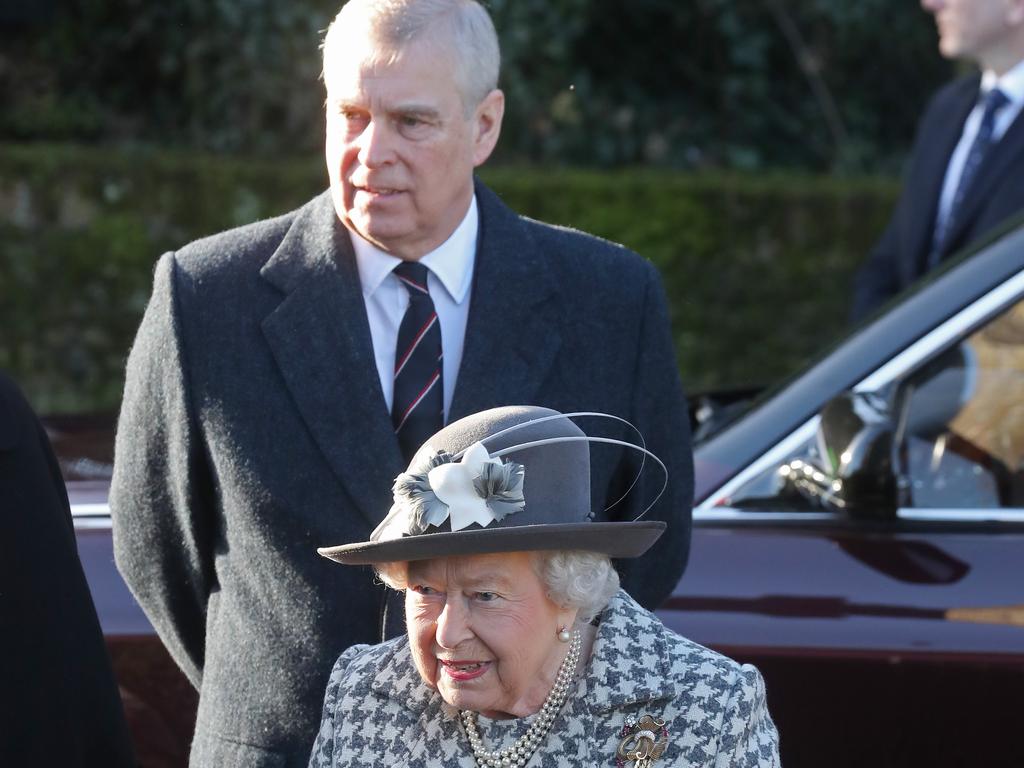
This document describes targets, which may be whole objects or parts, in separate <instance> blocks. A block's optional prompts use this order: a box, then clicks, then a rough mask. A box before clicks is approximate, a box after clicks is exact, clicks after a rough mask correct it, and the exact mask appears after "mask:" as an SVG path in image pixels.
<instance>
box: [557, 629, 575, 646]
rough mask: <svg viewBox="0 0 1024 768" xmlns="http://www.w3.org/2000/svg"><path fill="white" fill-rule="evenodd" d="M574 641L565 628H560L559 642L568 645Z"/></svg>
mask: <svg viewBox="0 0 1024 768" xmlns="http://www.w3.org/2000/svg"><path fill="white" fill-rule="evenodd" d="M570 640H572V634H571V633H570V632H569V630H568V629H566V628H565V627H564V626H563V627H559V628H558V641H559V642H560V643H568V642H569V641H570Z"/></svg>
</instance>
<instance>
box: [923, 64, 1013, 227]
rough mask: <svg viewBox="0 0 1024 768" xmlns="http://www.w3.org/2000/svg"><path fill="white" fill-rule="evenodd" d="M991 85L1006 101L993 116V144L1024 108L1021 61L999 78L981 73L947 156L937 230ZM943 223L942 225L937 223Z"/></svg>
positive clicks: (975, 132) (942, 219) (955, 184)
mask: <svg viewBox="0 0 1024 768" xmlns="http://www.w3.org/2000/svg"><path fill="white" fill-rule="evenodd" d="M993 88H998V89H999V90H1001V91H1002V92H1003V94H1004V95H1005V96H1006V98H1007V99H1009V103H1008V104H1007V105H1006V106H1005V107H1003V108H1002V109H1001V110H999V112H998V113H996V119H995V122H994V123H993V126H992V142H993V144H995V143H996V142H998V141H999V140H1000V139H1001V138H1002V137H1003V134H1005V133H1006V131H1007V130H1008V129H1009V128H1010V126H1011V125H1012V124H1013V121H1014V120H1015V119H1016V118H1017V115H1018V114H1019V113H1020V110H1021V107H1024V61H1021V62H1019V63H1018V64H1017V65H1016V66H1015V67H1013V69H1011V70H1009V71H1008V72H1006V73H1005V74H1003V76H1002V77H999V76H997V75H996V73H995V72H993V71H991V70H988V71H986V72H985V73H984V74H983V75H982V76H981V88H980V90H979V94H978V103H977V104H975V106H974V109H972V110H971V113H970V114H969V115H967V119H966V120H965V121H964V130H963V133H961V134H960V141H959V142H958V143H957V145H956V149H954V150H953V154H952V155H950V157H949V165H947V166H946V177H945V180H944V181H943V182H942V195H941V196H940V197H939V210H938V213H937V216H936V227H935V231H936V232H941V231H943V229H944V225H945V222H946V220H947V219H948V218H949V214H950V208H951V207H952V205H953V198H954V197H955V196H956V188H957V185H958V184H959V183H960V176H961V175H962V174H963V171H964V164H965V163H966V162H967V154H968V153H969V152H970V151H971V145H972V144H974V139H975V138H976V137H977V135H978V130H979V129H980V128H981V117H982V115H983V114H984V113H985V105H984V103H983V102H984V100H985V94H987V93H988V92H989V91H991V90H992V89H993ZM939 223H942V224H943V226H942V227H940V226H938V224H939Z"/></svg>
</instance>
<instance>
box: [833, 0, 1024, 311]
mask: <svg viewBox="0 0 1024 768" xmlns="http://www.w3.org/2000/svg"><path fill="white" fill-rule="evenodd" d="M921 5H922V6H923V7H924V8H925V10H927V11H928V12H930V13H932V14H933V15H934V16H935V22H936V24H937V25H938V29H939V51H940V52H941V53H942V55H943V56H945V57H947V58H951V59H963V60H965V61H969V62H972V63H974V64H977V65H978V67H979V68H980V69H981V74H980V75H978V74H973V75H969V76H966V77H963V78H961V79H959V80H956V81H954V82H952V83H950V84H948V85H946V86H945V87H944V88H942V89H941V90H940V91H939V92H938V93H937V94H936V95H935V96H934V97H933V98H932V100H931V103H930V104H929V105H928V109H927V111H926V112H925V114H924V117H923V118H922V119H921V122H920V125H919V127H918V133H917V138H916V139H915V141H914V147H913V149H912V151H911V155H910V161H909V164H908V166H907V170H906V174H905V178H904V187H903V194H902V195H901V197H900V200H899V203H898V204H897V207H896V211H895V213H894V214H893V217H892V220H891V221H890V222H889V226H888V228H887V229H886V230H885V233H884V234H883V235H882V238H881V240H880V241H879V243H878V244H877V245H876V246H875V248H874V250H873V251H872V252H871V254H870V256H869V257H868V260H867V262H866V263H865V264H864V266H863V267H862V268H861V270H860V272H859V273H858V274H857V278H856V282H855V286H854V298H853V307H852V311H851V315H852V317H853V318H854V319H855V320H856V319H860V318H861V317H863V316H864V315H866V314H867V313H868V312H869V311H870V310H872V309H874V308H875V307H876V306H878V305H879V304H881V303H882V302H884V301H885V300H886V299H887V298H889V297H890V296H893V295H894V294H896V293H898V292H899V291H901V290H903V289H904V288H906V287H907V286H908V285H909V284H910V283H912V282H913V281H914V280H916V279H917V278H918V277H920V276H921V275H923V274H924V273H925V272H927V271H928V270H930V269H932V268H933V267H935V266H936V265H937V264H938V263H939V262H940V261H942V260H943V259H944V258H946V257H947V256H949V255H950V254H952V253H954V252H955V251H957V250H959V249H960V248H962V247H963V246H965V245H967V244H969V243H970V242H971V241H972V240H975V239H976V238H978V237H980V236H981V235H984V234H985V233H986V232H988V231H990V230H992V229H993V228H994V227H996V226H998V225H999V224H1000V223H1001V222H1003V221H1005V220H1006V219H1007V218H1009V217H1010V216H1012V215H1013V214H1014V213H1016V212H1018V211H1020V210H1021V209H1024V119H1020V118H1019V115H1020V112H1021V107H1022V106H1024V0H921Z"/></svg>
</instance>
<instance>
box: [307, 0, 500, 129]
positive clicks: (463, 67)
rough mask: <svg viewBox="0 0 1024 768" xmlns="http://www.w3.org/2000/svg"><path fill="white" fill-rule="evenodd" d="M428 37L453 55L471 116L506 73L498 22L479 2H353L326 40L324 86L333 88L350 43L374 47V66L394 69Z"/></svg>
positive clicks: (458, 81)
mask: <svg viewBox="0 0 1024 768" xmlns="http://www.w3.org/2000/svg"><path fill="white" fill-rule="evenodd" d="M353 35H355V36H357V37H356V38H352V37H351V36H353ZM426 35H429V36H430V39H432V40H433V41H435V42H436V43H438V44H439V45H441V46H442V47H443V48H444V50H447V51H449V52H450V53H451V55H452V57H453V60H454V64H455V77H456V80H457V82H456V85H457V86H458V89H459V93H460V95H461V96H462V102H463V106H464V107H465V110H466V112H467V114H468V113H469V112H470V111H471V110H472V109H474V108H475V107H476V106H477V105H478V104H479V103H480V102H481V101H483V99H484V97H485V96H486V95H487V94H488V93H490V92H491V91H493V90H494V89H495V88H497V87H498V71H499V69H500V68H501V52H500V49H499V47H498V35H497V33H496V32H495V31H494V23H493V22H492V21H491V17H490V15H489V14H488V13H487V11H486V10H485V9H484V7H483V6H482V5H480V3H478V2H476V0H349V2H348V3H346V4H345V6H344V7H343V8H342V9H341V11H339V12H338V15H337V16H336V17H335V18H334V21H332V22H331V24H330V26H329V27H328V28H327V33H326V35H325V36H324V43H323V54H324V69H323V78H324V82H325V83H326V84H327V86H328V88H330V81H331V69H332V65H333V64H334V62H337V61H338V60H339V58H340V57H343V56H344V55H345V52H346V49H347V48H350V47H351V46H350V45H346V43H347V42H348V41H351V40H353V39H359V40H361V41H362V42H363V43H364V44H365V42H367V41H368V42H370V43H372V48H373V49H374V50H373V53H372V54H371V62H370V63H374V64H389V63H394V62H395V61H397V60H398V59H399V58H400V57H401V55H402V51H403V50H404V49H405V48H406V47H407V46H408V45H409V44H410V43H412V42H413V41H415V40H418V39H420V38H422V37H424V36H426ZM359 49H361V50H362V49H364V48H363V46H359Z"/></svg>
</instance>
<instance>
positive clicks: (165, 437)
mask: <svg viewBox="0 0 1024 768" xmlns="http://www.w3.org/2000/svg"><path fill="white" fill-rule="evenodd" d="M476 195H477V201H478V206H479V213H480V232H479V236H478V244H477V257H476V266H475V270H474V277H473V287H472V292H471V294H470V302H471V303H470V313H469V319H468V325H467V330H466V336H465V346H464V351H463V358H462V363H461V367H460V370H459V374H458V378H457V381H456V385H455V391H454V398H453V402H452V405H451V409H450V411H451V412H450V414H449V419H450V420H455V419H458V418H461V417H463V416H465V415H468V414H470V413H474V412H476V411H480V410H483V409H486V408H491V407H495V406H500V405H514V404H535V405H543V406H548V407H551V408H555V409H557V410H561V411H576V410H594V411H603V412H607V413H611V414H616V415H619V416H622V417H624V418H626V419H628V420H630V421H631V422H632V423H634V424H635V425H636V426H637V427H638V428H639V429H640V430H641V432H642V433H643V435H644V437H645V438H646V441H647V445H648V447H649V448H650V449H651V450H652V451H653V452H654V453H655V454H657V455H658V456H660V457H661V458H662V459H663V460H664V461H665V463H666V464H667V466H668V468H669V473H670V483H669V487H668V492H667V493H666V494H665V495H664V496H663V497H662V498H661V500H660V501H659V503H658V504H657V505H656V506H655V507H654V508H653V509H652V510H651V511H650V512H649V513H648V518H653V519H662V520H666V521H667V522H668V524H669V525H668V531H667V533H666V534H665V535H664V536H662V538H661V540H660V541H659V542H658V544H657V545H656V546H655V548H654V549H653V550H651V552H650V553H649V554H648V555H647V556H646V557H645V558H641V559H639V560H636V561H630V562H629V563H623V564H622V571H621V572H622V578H623V585H624V587H625V588H626V589H628V590H629V591H630V592H631V594H633V595H634V596H635V597H636V598H637V599H638V600H639V601H640V602H641V603H642V604H644V605H648V606H653V605H655V604H657V603H658V602H660V601H661V600H662V599H664V597H665V596H666V595H667V594H668V593H669V592H670V591H671V589H672V587H673V586H674V584H675V583H676V581H677V579H678V577H679V575H680V574H681V572H682V570H683V567H684V564H685V561H686V555H687V551H688V546H689V533H690V501H691V496H692V466H691V453H690V440H689V428H688V420H687V415H686V406H685V402H684V398H683V394H682V392H681V385H680V380H679V374H678V371H677V368H676V361H675V357H674V354H673V347H672V341H671V337H670V332H669V324H668V312H667V309H666V306H665V300H664V296H663V292H662V289H661V285H660V281H659V279H658V276H657V273H656V271H655V270H654V268H653V267H652V266H651V265H650V264H649V263H648V262H646V261H644V260H643V259H641V258H639V257H638V256H637V255H636V254H634V253H631V252H630V251H628V250H626V249H624V248H622V247H620V246H616V245H613V244H610V243H607V242H604V241H601V240H598V239H596V238H593V237H589V236H587V235H584V234H581V233H578V232H573V231H571V230H566V229H561V228H556V227H551V226H547V225H544V224H540V223H537V222H533V221H530V220H527V219H525V218H522V217H520V216H517V215H516V214H515V213H513V212H512V211H511V210H509V209H508V208H507V207H506V206H505V205H503V204H502V203H501V202H500V200H499V199H498V198H497V196H495V195H494V194H493V193H492V192H491V191H490V190H488V189H487V188H486V187H484V186H483V185H480V184H478V185H477V189H476ZM583 426H584V428H585V429H586V428H587V426H586V425H583ZM617 436H619V437H622V438H628V439H631V440H633V439H634V436H633V435H628V434H626V433H625V431H623V433H621V434H620V435H617ZM594 457H595V460H594V465H593V470H592V476H593V486H594V494H593V505H594V508H595V510H597V511H598V515H599V516H600V517H605V516H607V517H610V518H613V519H628V518H631V517H633V516H635V515H637V514H638V513H639V512H640V511H641V510H642V509H643V506H644V505H646V503H647V502H648V501H649V500H650V499H651V498H652V497H653V495H654V493H655V492H656V490H657V488H659V487H660V481H661V478H660V477H659V476H658V473H657V472H649V473H646V474H645V476H644V480H645V482H643V483H641V485H640V486H639V487H638V488H637V489H634V490H633V492H632V493H630V494H629V496H628V497H627V499H626V501H625V502H623V503H621V504H619V505H617V506H615V507H614V508H613V509H611V510H610V511H609V512H607V513H604V512H601V510H603V509H604V508H605V506H606V505H607V504H608V503H609V501H611V500H614V499H616V498H618V496H619V495H621V492H622V491H624V490H625V488H626V487H628V484H629V482H630V481H631V480H632V479H633V476H634V472H635V468H636V461H635V459H634V457H633V456H631V455H628V453H627V452H625V451H621V450H618V449H612V450H607V451H601V450H597V451H594ZM404 469H405V467H404V465H403V461H402V459H401V453H400V450H399V446H398V441H397V440H396V438H395V436H394V433H393V429H392V425H391V420H390V416H389V414H388V409H387V406H386V405H385V401H384V398H383V395H382V393H381V387H380V381H379V379H378V374H377V369H376V366H375V363H374V356H373V349H372V344H371V340H370V332H369V323H368V320H367V317H366V310H365V305H364V302H363V296H362V290H361V285H360V282H359V276H358V273H357V270H356V264H355V258H354V255H353V251H352V244H351V240H350V238H349V235H348V233H347V231H346V230H345V229H344V227H343V226H342V225H341V224H340V223H339V221H338V218H337V215H336V214H335V211H334V208H333V206H332V203H331V199H330V195H329V194H328V193H324V194H322V195H320V196H319V197H317V198H315V199H314V200H312V201H311V202H309V203H308V204H307V205H305V206H303V207H302V208H300V209H299V210H297V211H294V212H292V213H289V214H287V215H285V216H281V217H279V218H275V219H270V220H267V221H262V222H259V223H256V224H253V225H250V226H246V227H242V228H240V229H237V230H233V231H230V232H226V233H222V234H220V235H216V236H214V237H211V238H207V239H205V240H200V241H198V242H195V243H192V244H191V245H188V246H187V247H185V248H183V249H181V250H180V251H177V252H175V253H169V254H165V255H164V256H163V257H162V258H161V259H160V262H159V264H158V265H157V267H156V274H155V278H154V285H153V295H152V298H151V299H150V302H149V306H148V307H147V309H146V313H145V316H144V318H143V320H142V324H141V326H140V328H139V332H138V336H137V338H136V340H135V344H134V346H133V348H132V351H131V355H130V357H129V359H128V369H127V377H126V384H125V393H124V400H123V404H122V410H121V417H120V421H119V425H118V434H117V444H116V458H115V465H114V477H113V481H112V486H111V492H110V504H111V513H112V516H113V524H114V551H115V557H116V560H117V564H118V567H119V568H120V570H121V573H122V574H123V575H124V577H125V581H126V582H127V583H128V585H129V587H130V588H131V590H132V592H133V593H134V594H135V596H136V598H137V599H138V601H139V603H140V604H141V605H142V607H143V608H144V609H145V611H146V614H147V615H148V616H149V618H150V620H151V621H152V623H153V625H154V627H155V628H156V630H157V632H158V633H159V634H160V637H161V639H162V640H163V642H164V643H165V644H166V646H167V647H168V649H169V650H170V652H171V654H172V655H173V656H174V658H175V660H176V661H177V663H178V664H179V665H180V666H181V668H182V669H183V670H184V671H185V673H186V674H187V675H188V677H189V679H190V680H191V681H192V682H193V684H194V685H195V686H196V687H197V688H198V690H199V691H200V701H199V713H198V722H197V725H196V733H195V738H194V741H193V745H192V764H193V765H198V766H216V768H230V767H231V766H243V765H244V766H246V767H247V768H263V767H273V768H281V767H283V766H299V765H305V764H306V761H307V760H308V758H309V749H310V745H311V744H312V743H313V738H314V736H315V734H316V728H317V723H318V722H319V717H320V705H321V703H322V700H323V699H322V697H323V690H324V685H325V684H326V682H327V677H328V674H329V673H330V670H331V665H332V664H333V662H334V660H335V659H336V658H337V656H338V654H339V653H340V652H341V651H342V650H344V649H345V648H347V647H349V646H351V645H355V644H357V643H372V642H377V641H379V640H380V637H381V634H380V626H379V624H380V622H379V617H380V609H381V604H382V600H383V597H384V588H383V587H382V586H380V585H379V584H376V585H375V584H374V582H373V578H372V574H371V572H370V570H369V569H368V568H346V567H342V566H339V565H337V564H334V563H331V562H329V561H327V560H325V559H324V558H321V557H319V556H318V555H317V554H316V548H317V547H318V546H324V545H333V544H342V543H346V542H353V541H363V540H366V539H367V538H368V536H369V534H370V531H371V530H372V529H373V528H374V527H375V526H376V525H377V523H378V522H379V521H380V520H381V519H382V518H383V516H384V515H385V514H386V513H387V510H388V508H389V507H390V504H391V485H392V482H393V480H394V477H395V476H396V475H397V474H398V473H399V472H401V471H402V470H404Z"/></svg>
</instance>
